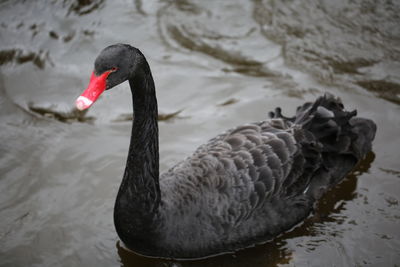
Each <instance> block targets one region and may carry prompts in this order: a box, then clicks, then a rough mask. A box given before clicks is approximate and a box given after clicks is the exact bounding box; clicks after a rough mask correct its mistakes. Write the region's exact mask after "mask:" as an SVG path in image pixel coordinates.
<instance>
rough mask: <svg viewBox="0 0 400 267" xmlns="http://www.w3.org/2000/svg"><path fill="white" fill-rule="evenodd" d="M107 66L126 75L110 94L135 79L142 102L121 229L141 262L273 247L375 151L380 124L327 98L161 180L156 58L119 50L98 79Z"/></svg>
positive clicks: (101, 62) (255, 127)
mask: <svg viewBox="0 0 400 267" xmlns="http://www.w3.org/2000/svg"><path fill="white" fill-rule="evenodd" d="M121 57H123V60H121ZM121 62H129V64H127V65H123V64H122V63H121ZM105 66H107V67H109V68H114V67H116V68H118V71H115V72H113V73H112V74H110V77H111V78H110V79H111V80H110V81H111V82H110V84H107V86H108V88H111V87H113V86H115V85H117V83H119V82H121V81H122V80H129V82H130V85H131V90H132V95H133V104H134V112H135V120H134V123H133V129H132V136H131V144H130V148H129V155H128V159H127V165H126V170H125V175H124V178H123V180H122V183H121V187H120V190H119V193H118V196H117V200H116V204H115V210H114V220H115V225H116V229H117V232H118V234H119V236H120V238H121V239H122V241H123V242H124V243H125V244H126V245H127V247H128V248H130V249H132V250H134V251H136V252H138V253H141V254H145V255H149V256H156V257H167V258H200V257H206V256H210V255H215V254H220V253H224V252H229V251H234V250H237V249H241V248H245V247H248V246H252V245H254V244H257V243H260V242H265V241H267V240H270V239H272V238H274V237H275V236H277V235H278V234H280V233H282V232H283V231H285V230H288V229H290V228H291V227H292V226H294V225H295V224H297V223H299V222H300V221H302V220H303V219H304V218H306V217H307V215H308V214H309V213H310V211H311V210H312V207H313V205H314V203H315V202H316V201H317V200H318V198H320V197H321V195H322V194H323V193H324V192H325V191H326V190H327V189H328V188H330V187H332V186H334V185H335V184H337V183H338V182H340V181H341V180H342V179H343V178H344V177H345V175H346V174H347V173H348V172H349V171H351V169H352V168H353V167H354V166H355V165H356V163H357V162H358V161H359V160H361V159H362V158H363V157H364V156H365V155H366V153H368V152H369V151H370V150H371V143H372V140H373V139H374V136H375V131H376V126H375V124H374V123H373V122H372V121H371V120H368V119H363V118H359V117H356V112H355V111H353V112H348V111H345V110H344V107H343V104H342V103H341V101H340V100H339V99H337V98H335V97H333V96H332V95H329V94H326V95H324V96H322V97H319V98H318V99H317V100H316V101H315V102H312V103H311V102H310V103H305V104H303V105H302V106H300V107H299V108H298V109H297V112H296V114H295V116H293V117H285V116H283V115H282V112H281V109H280V108H277V109H275V111H274V112H270V116H271V118H270V119H268V120H265V121H261V122H254V123H249V124H246V125H241V126H238V127H236V128H233V129H230V130H228V131H226V132H225V133H222V134H220V135H218V136H217V137H215V138H213V139H211V140H209V141H208V142H207V143H205V144H204V145H202V146H200V147H199V148H198V149H197V150H196V151H195V152H194V154H193V155H192V156H190V157H188V158H186V159H185V160H183V161H182V162H180V163H178V164H177V165H175V166H174V167H172V168H171V169H170V170H168V171H166V172H165V173H163V174H161V175H159V169H158V126H157V101H156V96H155V87H154V82H153V78H152V76H151V72H150V68H149V66H148V64H147V62H146V59H145V57H144V56H143V54H142V53H141V52H140V51H139V50H138V49H136V48H133V47H131V46H129V45H121V44H118V45H113V46H110V47H108V48H106V49H105V50H103V51H102V52H101V54H100V55H99V57H98V58H97V60H96V66H95V67H96V70H95V72H96V73H99V74H101V71H106V70H107V68H106V67H105ZM126 68H129V69H128V70H127V69H126ZM120 70H121V72H120V73H119V71H120ZM118 75H123V76H121V77H119V76H118ZM112 81H118V82H115V84H114V83H113V82H112Z"/></svg>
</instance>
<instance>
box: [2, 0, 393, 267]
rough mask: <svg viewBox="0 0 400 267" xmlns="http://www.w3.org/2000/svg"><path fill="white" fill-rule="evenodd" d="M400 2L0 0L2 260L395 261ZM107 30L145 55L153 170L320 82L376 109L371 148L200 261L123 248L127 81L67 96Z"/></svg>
mask: <svg viewBox="0 0 400 267" xmlns="http://www.w3.org/2000/svg"><path fill="white" fill-rule="evenodd" d="M399 3H400V2H399V1H384V2H379V3H378V2H376V1H365V0H355V1H348V0H343V1H327V0H326V1H325V0H307V1H297V0H296V1H270V0H255V1H246V0H232V1H212V0H209V1H208V0H207V1H203V0H201V1H200V0H179V1H164V0H159V1H158V0H150V1H141V0H135V1H128V0H127V1H104V0H79V1H78V0H66V1H51V0H45V1H22V0H16V1H11V0H8V1H7V0H3V1H0V129H1V130H0V218H1V220H0V244H1V245H0V266H120V265H123V266H277V265H279V266H326V265H333V266H361V265H362V266H364V265H367V266H368V265H369V266H394V265H395V264H398V263H399V262H400V256H399V255H400V254H399V250H398V248H399V247H400V243H399V240H400V232H399V231H398V225H399V220H400V207H399V205H398V203H399V197H398V196H399V193H400V181H399V173H400V169H399V166H398V157H399V151H400V142H399V141H400V140H399V133H400V116H399V114H400V108H399V105H398V104H399V103H400V101H399V96H400V86H399V85H400V64H399V62H400V50H399V47H400V43H399V38H398V36H400V32H399V31H400V27H398V25H400V20H399V16H398V14H399V13H400V4H399ZM117 42H122V43H130V44H132V45H134V46H137V47H139V48H140V49H141V50H142V51H143V53H144V54H145V55H146V56H147V58H148V60H149V62H150V65H151V67H152V70H153V76H154V78H155V83H156V86H157V96H158V102H159V111H160V116H159V121H160V122H159V124H160V159H161V160H160V167H161V169H162V170H166V169H167V168H168V167H169V166H172V165H174V164H175V163H177V162H178V161H179V160H181V159H182V158H184V157H186V156H188V155H189V154H190V153H191V152H192V151H193V150H194V149H195V148H196V147H197V146H198V145H200V144H202V143H203V142H205V141H206V140H208V139H209V138H211V137H213V136H215V135H216V134H218V133H220V132H222V131H224V130H225V129H227V128H230V127H232V126H235V125H238V124H240V123H245V122H248V121H257V120H262V119H265V118H266V117H267V113H268V111H270V110H273V109H274V108H275V107H276V106H281V107H282V108H283V111H284V113H285V114H287V115H289V116H290V115H291V114H292V113H293V112H294V110H295V107H296V106H298V105H300V104H301V103H302V102H304V101H306V100H312V99H314V98H315V97H316V96H318V95H320V94H322V93H323V92H325V91H329V92H331V93H333V94H335V95H338V96H340V97H341V98H342V99H343V102H344V104H345V106H346V107H348V109H349V110H351V109H355V108H356V109H358V113H359V114H360V115H361V116H365V117H369V118H371V119H373V120H374V121H376V122H377V124H378V133H377V136H376V140H375V142H374V153H370V154H369V155H368V157H367V158H366V159H365V160H364V161H363V162H361V164H360V165H359V166H358V167H357V168H356V170H355V171H354V172H353V173H352V174H350V175H349V176H348V177H347V178H346V180H345V181H343V182H342V183H341V184H339V185H338V186H337V187H335V188H334V189H332V190H331V191H329V192H328V193H327V194H326V195H325V196H324V197H323V199H321V201H320V203H319V204H318V206H317V207H316V211H315V213H314V214H313V215H312V216H310V217H309V218H308V219H307V220H306V221H305V222H304V223H303V224H300V225H299V226H297V227H296V228H294V229H292V230H291V231H289V232H287V233H285V234H282V235H281V236H279V237H277V238H276V239H275V240H272V241H270V242H268V243H266V244H264V245H259V246H256V247H254V248H250V249H245V250H242V251H239V252H237V253H235V254H231V255H223V256H219V257H215V258H210V259H204V260H200V261H183V262H176V261H172V260H159V259H148V258H145V257H141V256H138V255H135V254H134V253H131V252H129V251H127V250H125V249H123V248H122V247H120V246H119V245H118V237H117V235H116V232H115V229H114V226H113V221H112V214H113V204H114V201H115V196H116V193H117V190H118V186H119V183H120V181H121V177H122V172H123V169H124V164H125V160H126V154H127V149H128V142H129V136H130V130H131V120H132V118H133V117H132V115H131V113H132V107H131V104H132V103H131V96H130V91H129V90H128V85H127V84H123V85H121V86H119V89H115V90H113V92H112V93H110V94H104V95H103V96H102V97H101V99H100V100H99V101H98V103H96V105H94V106H93V107H92V108H91V109H90V110H89V111H88V112H78V111H76V110H74V109H73V103H74V100H75V98H76V96H77V95H78V94H79V93H81V92H82V90H83V89H84V88H85V87H86V86H87V82H88V80H89V78H90V73H91V72H92V68H93V60H94V58H95V57H96V56H97V54H98V52H99V51H100V50H101V49H102V48H104V47H105V46H107V45H109V44H112V43H117ZM82 122H83V123H82ZM116 244H117V245H116Z"/></svg>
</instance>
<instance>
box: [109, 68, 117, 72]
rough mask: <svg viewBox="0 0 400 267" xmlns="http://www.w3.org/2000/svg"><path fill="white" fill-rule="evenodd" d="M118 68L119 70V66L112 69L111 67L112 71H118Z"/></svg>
mask: <svg viewBox="0 0 400 267" xmlns="http://www.w3.org/2000/svg"><path fill="white" fill-rule="evenodd" d="M117 70H118V68H116V67H114V68H111V69H110V72H115V71H117Z"/></svg>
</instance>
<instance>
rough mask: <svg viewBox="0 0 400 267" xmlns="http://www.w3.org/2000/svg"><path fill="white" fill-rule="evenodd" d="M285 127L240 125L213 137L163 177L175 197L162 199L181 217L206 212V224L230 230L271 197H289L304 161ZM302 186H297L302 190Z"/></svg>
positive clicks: (276, 124)
mask: <svg viewBox="0 0 400 267" xmlns="http://www.w3.org/2000/svg"><path fill="white" fill-rule="evenodd" d="M287 123H288V122H287V121H285V120H282V119H273V120H270V121H264V122H259V123H252V124H247V125H242V126H239V127H237V128H234V129H231V130H229V131H227V132H226V133H224V134H221V135H219V136H217V137H216V138H214V139H211V140H210V141H209V142H208V143H206V144H204V145H203V146H201V147H199V148H198V149H197V150H196V152H195V153H194V154H193V155H192V156H191V157H189V158H188V159H186V160H185V161H183V162H181V163H180V164H178V165H176V166H175V167H174V168H172V169H171V170H169V171H168V172H167V173H165V174H164V175H163V176H162V177H161V179H160V182H161V183H162V184H164V186H165V187H168V188H170V189H171V190H166V191H170V193H169V194H173V195H174V196H175V197H173V198H171V195H170V196H169V197H166V201H172V202H174V203H170V204H172V206H174V207H175V208H177V210H179V211H180V212H182V214H184V213H185V212H190V213H194V214H196V215H197V216H198V217H201V216H207V214H209V215H210V216H209V219H210V220H213V219H215V220H220V221H223V222H224V223H225V224H229V225H231V226H232V225H237V224H240V223H241V222H242V221H245V220H246V219H247V218H249V217H250V216H251V214H252V213H253V212H254V211H255V210H257V209H259V208H261V207H262V206H263V205H265V204H266V203H268V202H269V201H271V199H273V198H274V197H275V196H277V195H285V194H287V192H288V189H290V188H291V186H293V185H294V184H295V183H296V182H297V183H299V180H298V178H299V177H301V176H302V175H303V172H304V164H305V162H306V161H305V160H304V157H303V156H302V155H301V154H302V153H299V146H298V144H297V141H296V139H295V131H296V129H295V128H291V127H289V125H287ZM306 184H307V181H306V180H304V181H303V182H301V186H302V187H305V186H306ZM172 188H173V189H172ZM172 191H173V192H172ZM293 191H295V190H293ZM296 192H297V190H296ZM188 209H190V210H188ZM215 225H223V224H221V223H220V222H219V224H218V223H216V224H215ZM226 226H228V225H226ZM228 228H229V227H228Z"/></svg>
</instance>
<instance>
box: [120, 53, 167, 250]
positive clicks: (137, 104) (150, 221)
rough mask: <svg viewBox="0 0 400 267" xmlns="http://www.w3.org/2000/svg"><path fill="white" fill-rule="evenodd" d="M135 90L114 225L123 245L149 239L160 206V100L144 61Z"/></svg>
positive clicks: (132, 80) (132, 85)
mask: <svg viewBox="0 0 400 267" xmlns="http://www.w3.org/2000/svg"><path fill="white" fill-rule="evenodd" d="M141 65H142V66H140V68H137V71H136V72H135V75H134V78H133V79H130V80H129V84H130V86H131V90H132V97H133V107H134V122H133V127H132V135H131V142H130V146H129V153H128V159H127V162H126V169H125V173H124V177H123V179H122V183H121V186H120V189H119V192H118V196H117V200H116V204H115V209H114V223H115V227H116V229H117V232H118V235H119V236H120V238H121V239H122V241H123V242H124V243H130V242H135V243H137V241H138V240H141V239H142V236H141V235H143V238H145V237H146V238H148V237H149V235H150V234H151V231H152V230H153V229H154V226H155V225H154V224H156V217H157V208H158V206H159V204H160V187H159V154H158V124H157V116H158V111H157V99H156V94H155V86H154V80H153V78H152V75H151V72H150V68H149V65H148V64H147V62H146V60H145V59H144V57H143V62H141Z"/></svg>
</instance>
